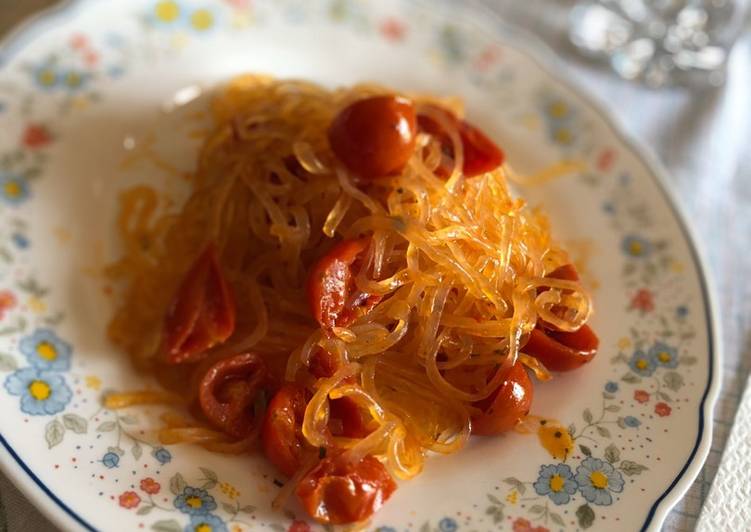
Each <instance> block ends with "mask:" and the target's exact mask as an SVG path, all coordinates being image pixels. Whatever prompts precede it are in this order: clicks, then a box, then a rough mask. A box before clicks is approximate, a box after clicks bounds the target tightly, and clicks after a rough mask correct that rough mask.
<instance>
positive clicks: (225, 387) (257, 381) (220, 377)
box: [198, 353, 267, 438]
mask: <svg viewBox="0 0 751 532" xmlns="http://www.w3.org/2000/svg"><path fill="white" fill-rule="evenodd" d="M266 381H267V371H266V367H265V365H264V363H263V360H262V359H261V357H260V356H258V355H257V354H256V353H240V354H238V355H234V356H232V357H229V358H225V359H222V360H219V361H218V362H216V363H215V364H213V365H212V366H210V367H209V368H208V370H207V371H206V373H205V374H204V376H203V377H202V378H201V381H200V383H199V386H198V403H199V406H200V407H201V411H202V412H203V414H204V415H205V416H206V418H207V419H208V420H209V422H211V424H212V425H214V426H215V427H216V428H218V429H220V430H222V431H224V432H225V433H227V434H229V435H230V436H233V437H236V438H244V437H245V436H247V435H248V434H249V433H250V431H251V430H252V429H253V427H254V426H255V424H256V423H257V422H259V421H260V420H257V419H255V417H256V416H255V411H254V403H255V400H256V398H257V396H258V393H260V391H261V389H262V388H263V386H264V384H265V383H266Z"/></svg>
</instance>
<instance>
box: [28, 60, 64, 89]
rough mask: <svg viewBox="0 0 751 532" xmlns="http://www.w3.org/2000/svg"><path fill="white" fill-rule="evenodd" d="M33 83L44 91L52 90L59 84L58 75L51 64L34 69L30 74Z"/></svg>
mask: <svg viewBox="0 0 751 532" xmlns="http://www.w3.org/2000/svg"><path fill="white" fill-rule="evenodd" d="M31 75H32V77H33V78H34V83H36V84H37V86H38V87H40V88H42V89H45V90H52V89H54V88H55V87H56V86H57V85H58V84H59V83H60V73H59V72H58V71H57V69H56V68H55V65H54V64H52V63H51V62H47V63H44V64H42V65H40V66H38V67H36V68H35V69H34V70H33V71H32V73H31Z"/></svg>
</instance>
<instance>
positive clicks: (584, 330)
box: [522, 324, 600, 371]
mask: <svg viewBox="0 0 751 532" xmlns="http://www.w3.org/2000/svg"><path fill="white" fill-rule="evenodd" d="M599 345H600V340H599V339H598V338H597V335H596V334H595V333H594V331H593V330H592V328H591V327H590V326H589V325H586V324H585V325H582V326H581V327H580V328H579V330H578V331H574V332H563V331H552V330H546V329H544V328H542V327H535V328H534V329H533V330H532V334H531V335H530V337H529V340H528V341H527V343H526V344H525V345H524V347H523V349H522V351H524V352H525V353H527V354H528V355H532V356H533V357H535V358H536V359H537V360H539V361H540V362H542V364H543V365H544V366H545V367H546V368H547V369H549V370H550V371H571V370H572V369H576V368H579V367H581V366H583V365H584V364H586V363H587V362H589V361H590V360H592V359H593V358H594V357H595V355H596V354H597V347H598V346H599Z"/></svg>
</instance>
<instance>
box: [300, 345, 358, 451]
mask: <svg viewBox="0 0 751 532" xmlns="http://www.w3.org/2000/svg"><path fill="white" fill-rule="evenodd" d="M338 369H339V362H338V360H337V359H336V357H334V356H333V355H332V354H331V353H329V352H328V351H326V350H325V349H322V348H319V349H317V350H316V351H315V352H313V355H312V356H311V357H310V363H309V364H308V370H309V371H310V373H312V374H313V376H314V377H316V378H319V379H323V378H326V377H331V376H332V375H333V374H334V373H336V370H338ZM348 380H349V381H350V382H354V377H351V378H350V379H348ZM329 409H330V410H329V419H330V422H329V428H330V430H331V433H332V434H333V435H334V436H344V437H345V438H364V437H365V436H367V435H368V434H370V430H369V429H368V426H367V423H366V420H365V417H364V415H363V413H362V411H361V410H360V407H359V406H357V403H356V402H355V401H353V400H352V399H350V398H349V397H340V398H339V399H331V400H329Z"/></svg>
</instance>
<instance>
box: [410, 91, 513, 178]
mask: <svg viewBox="0 0 751 532" xmlns="http://www.w3.org/2000/svg"><path fill="white" fill-rule="evenodd" d="M430 109H431V110H432V111H433V112H436V113H441V114H442V115H443V116H444V117H445V119H446V121H448V122H449V123H451V124H453V125H454V127H456V129H457V131H458V132H459V137H460V138H461V140H462V147H463V151H464V164H463V166H462V171H463V172H464V175H465V176H466V177H474V176H476V175H479V174H483V173H485V172H490V171H491V170H494V169H496V168H498V167H499V166H500V165H501V164H503V159H504V155H503V151H501V149H500V148H499V147H498V146H497V145H496V144H495V143H494V142H493V141H492V140H490V139H489V138H488V137H487V136H486V135H485V133H483V132H482V131H480V130H479V129H478V128H476V127H475V126H473V125H472V124H470V123H469V122H467V121H466V120H460V119H459V118H457V117H456V116H455V115H454V114H453V113H452V112H450V111H448V110H446V109H443V108H442V107H438V106H435V105H431V106H430ZM417 124H418V126H419V128H420V129H421V130H422V131H425V132H426V133H430V134H431V135H433V136H435V137H436V138H437V139H438V141H439V142H440V143H441V147H442V149H443V152H444V153H445V154H446V155H447V156H448V157H449V159H453V157H454V147H453V145H452V143H451V139H450V138H449V136H448V135H447V134H446V132H445V131H444V130H443V129H442V128H441V126H440V124H438V122H436V121H435V120H433V119H432V118H430V117H428V116H427V115H418V117H417ZM452 164H453V163H452V162H451V160H449V161H448V162H447V163H442V164H441V165H439V167H438V170H437V173H438V175H440V176H441V177H448V176H449V174H450V173H451V166H452Z"/></svg>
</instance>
